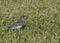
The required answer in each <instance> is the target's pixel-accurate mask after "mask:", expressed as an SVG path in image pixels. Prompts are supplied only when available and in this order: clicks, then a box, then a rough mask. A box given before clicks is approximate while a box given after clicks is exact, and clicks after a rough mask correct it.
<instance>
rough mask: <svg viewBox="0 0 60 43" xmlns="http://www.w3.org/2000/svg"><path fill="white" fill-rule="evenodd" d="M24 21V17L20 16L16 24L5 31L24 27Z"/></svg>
mask: <svg viewBox="0 0 60 43" xmlns="http://www.w3.org/2000/svg"><path fill="white" fill-rule="evenodd" d="M25 20H26V16H21V17H20V18H19V20H18V21H17V22H15V23H13V24H12V25H11V26H9V27H7V28H5V30H9V29H17V28H21V27H23V26H24V25H25Z"/></svg>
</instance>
